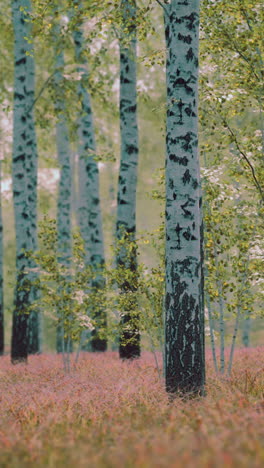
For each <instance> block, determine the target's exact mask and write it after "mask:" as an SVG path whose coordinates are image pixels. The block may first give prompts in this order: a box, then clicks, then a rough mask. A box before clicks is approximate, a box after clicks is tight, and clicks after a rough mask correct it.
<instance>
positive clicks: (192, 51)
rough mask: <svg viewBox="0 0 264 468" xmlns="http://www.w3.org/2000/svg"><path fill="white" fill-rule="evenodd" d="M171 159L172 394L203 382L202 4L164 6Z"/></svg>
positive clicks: (168, 344)
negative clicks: (199, 41) (200, 55)
mask: <svg viewBox="0 0 264 468" xmlns="http://www.w3.org/2000/svg"><path fill="white" fill-rule="evenodd" d="M166 11H167V13H166V14H167V18H166V22H165V24H166V30H165V37H166V46H167V75H168V76H167V105H168V108H167V138H166V145H167V156H166V296H165V312H166V325H165V328H166V329H165V334H166V336H165V376H166V389H167V391H168V392H169V393H176V392H180V393H185V394H186V393H191V394H202V393H203V389H204V381H205V363H204V319H203V314H204V311H203V297H202V288H201V280H202V278H201V232H200V226H201V210H200V207H201V205H200V174H199V157H198V128H197V127H198V31H199V1H198V0H194V1H191V0H186V1H185V2H181V1H179V0H172V2H171V3H170V5H166Z"/></svg>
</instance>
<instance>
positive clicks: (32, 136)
mask: <svg viewBox="0 0 264 468" xmlns="http://www.w3.org/2000/svg"><path fill="white" fill-rule="evenodd" d="M25 3H27V10H28V11H31V2H30V1H29V0H27V2H25ZM27 27H28V34H27V35H28V37H29V36H30V34H31V27H30V23H27ZM28 52H29V55H28V56H27V82H26V84H27V123H28V132H27V166H26V170H27V189H28V194H29V198H28V200H29V210H30V217H31V236H32V250H33V252H34V251H36V250H37V248H38V232H37V180H38V152H37V138H36V132H35V120H34V98H35V63H34V57H33V46H32V44H28ZM37 278H38V274H37V273H36V272H31V280H32V281H33V285H32V286H31V291H30V301H31V302H35V301H37V299H38V298H39V290H38V287H37V285H36V284H34V283H35V282H36V280H37ZM39 352H40V317H39V311H38V310H37V308H35V309H34V310H32V311H31V312H30V316H29V322H28V353H29V354H36V353H39Z"/></svg>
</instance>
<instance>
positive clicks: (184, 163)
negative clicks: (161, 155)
mask: <svg viewBox="0 0 264 468" xmlns="http://www.w3.org/2000/svg"><path fill="white" fill-rule="evenodd" d="M169 159H170V161H174V162H177V163H178V164H179V165H180V166H187V165H188V158H187V157H186V156H184V157H183V158H180V157H178V156H176V155H175V154H169Z"/></svg>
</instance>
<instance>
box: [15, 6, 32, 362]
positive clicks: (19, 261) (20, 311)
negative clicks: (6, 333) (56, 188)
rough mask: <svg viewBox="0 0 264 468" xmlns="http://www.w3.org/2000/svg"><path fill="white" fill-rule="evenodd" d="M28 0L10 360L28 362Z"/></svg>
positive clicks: (20, 85)
mask: <svg viewBox="0 0 264 468" xmlns="http://www.w3.org/2000/svg"><path fill="white" fill-rule="evenodd" d="M27 7H28V2H27V1H26V0H13V1H12V15H13V27H14V39H15V45H14V62H15V66H14V111H13V158H12V179H13V199H14V212H15V230H16V269H17V277H16V286H15V298H14V312H13V325H12V343H11V360H12V362H13V363H16V362H25V361H26V360H27V356H28V313H27V309H28V306H29V305H30V285H29V279H30V275H29V274H27V270H28V269H29V268H30V267H31V261H30V260H29V259H28V257H27V255H26V253H25V252H26V251H28V250H32V247H33V238H32V229H31V227H32V220H31V216H30V206H29V194H28V181H27V153H28V148H27V143H28V140H27V139H28V115H27V74H28V56H27V42H26V39H25V38H26V37H28V27H27V26H28V23H27V21H26V19H27V18H26V16H27V15H26V12H25V11H26V9H27Z"/></svg>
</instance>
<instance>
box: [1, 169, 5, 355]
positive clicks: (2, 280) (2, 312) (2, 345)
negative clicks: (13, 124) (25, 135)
mask: <svg viewBox="0 0 264 468" xmlns="http://www.w3.org/2000/svg"><path fill="white" fill-rule="evenodd" d="M3 250H4V249H3V218H2V161H0V356H2V355H3V354H4V350H5V339H4V330H5V328H4V287H3V286H4V277H3V276H4V272H3V253H4V252H3Z"/></svg>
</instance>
